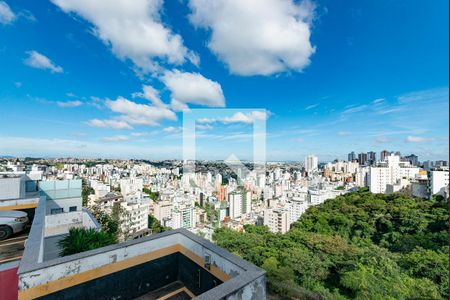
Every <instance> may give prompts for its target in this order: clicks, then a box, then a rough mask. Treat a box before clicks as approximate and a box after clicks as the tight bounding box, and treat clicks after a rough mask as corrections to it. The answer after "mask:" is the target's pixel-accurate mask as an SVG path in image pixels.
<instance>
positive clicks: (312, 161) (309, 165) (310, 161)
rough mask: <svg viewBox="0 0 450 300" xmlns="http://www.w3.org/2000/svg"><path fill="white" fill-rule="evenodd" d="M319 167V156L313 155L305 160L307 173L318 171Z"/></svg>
mask: <svg viewBox="0 0 450 300" xmlns="http://www.w3.org/2000/svg"><path fill="white" fill-rule="evenodd" d="M318 165H319V160H318V158H317V156H315V155H312V154H311V155H308V156H307V157H306V158H305V170H306V172H308V173H309V172H313V171H316V170H317V169H318Z"/></svg>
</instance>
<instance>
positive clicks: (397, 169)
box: [369, 154, 420, 193]
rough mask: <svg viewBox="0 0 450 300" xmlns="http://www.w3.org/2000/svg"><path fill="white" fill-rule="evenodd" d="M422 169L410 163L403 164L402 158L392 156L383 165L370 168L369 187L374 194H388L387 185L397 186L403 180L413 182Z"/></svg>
mask: <svg viewBox="0 0 450 300" xmlns="http://www.w3.org/2000/svg"><path fill="white" fill-rule="evenodd" d="M419 171H420V168H418V167H412V166H411V165H410V164H409V162H401V161H400V156H399V155H395V154H392V155H390V156H388V157H386V158H385V161H384V162H382V164H381V165H379V166H376V167H370V172H369V186H370V191H371V192H372V193H386V191H387V185H388V184H390V185H397V184H399V183H400V180H401V179H406V180H409V181H411V180H412V179H415V178H416V177H418V176H419Z"/></svg>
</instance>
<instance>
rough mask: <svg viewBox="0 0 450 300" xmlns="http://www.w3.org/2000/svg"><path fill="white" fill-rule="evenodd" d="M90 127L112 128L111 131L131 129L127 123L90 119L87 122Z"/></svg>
mask: <svg viewBox="0 0 450 300" xmlns="http://www.w3.org/2000/svg"><path fill="white" fill-rule="evenodd" d="M87 124H88V125H89V126H91V127H99V128H113V129H133V127H131V126H130V125H129V124H128V123H127V122H125V121H118V120H99V119H92V120H89V121H88V122H87Z"/></svg>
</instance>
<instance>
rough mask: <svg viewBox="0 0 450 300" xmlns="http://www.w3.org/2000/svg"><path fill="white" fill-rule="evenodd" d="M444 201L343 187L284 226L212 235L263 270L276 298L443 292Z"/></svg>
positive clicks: (436, 294) (424, 295)
mask: <svg viewBox="0 0 450 300" xmlns="http://www.w3.org/2000/svg"><path fill="white" fill-rule="evenodd" d="M447 229H448V201H447V200H445V199H444V198H443V197H440V196H436V197H434V198H433V199H432V200H422V199H418V198H411V197H408V196H405V195H403V194H391V195H380V194H371V193H370V192H368V190H367V189H360V190H359V191H356V192H352V193H348V194H346V195H343V196H340V197H337V198H336V199H332V200H328V201H326V202H325V203H323V204H321V205H318V206H315V207H311V208H309V209H308V210H307V212H306V213H305V214H304V215H303V216H302V217H301V218H300V219H299V220H298V221H297V222H296V223H294V224H293V226H292V228H291V230H290V231H289V232H288V233H286V234H284V235H282V234H273V233H271V232H270V231H269V230H268V228H267V227H265V226H254V225H251V226H245V232H243V233H241V232H236V231H233V230H230V229H226V228H221V229H217V230H216V232H215V233H214V236H213V239H214V240H215V242H216V243H217V244H218V245H219V246H222V247H224V248H227V249H228V250H230V251H232V252H233V253H235V254H237V255H240V256H241V257H243V258H244V259H246V260H249V261H251V262H253V263H254V264H256V265H258V266H260V267H262V268H264V269H265V270H266V271H267V276H268V287H269V290H270V292H271V293H273V294H275V295H277V296H278V297H279V298H286V299H289V298H294V299H298V298H300V299H442V298H448V251H449V248H448V231H447Z"/></svg>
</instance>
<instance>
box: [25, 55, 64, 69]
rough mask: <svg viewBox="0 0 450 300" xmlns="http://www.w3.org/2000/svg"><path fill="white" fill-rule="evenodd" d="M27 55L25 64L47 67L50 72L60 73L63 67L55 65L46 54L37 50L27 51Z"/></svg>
mask: <svg viewBox="0 0 450 300" xmlns="http://www.w3.org/2000/svg"><path fill="white" fill-rule="evenodd" d="M27 54H28V57H27V58H26V59H25V60H24V63H25V64H26V65H27V66H30V67H32V68H37V69H48V70H50V71H51V72H52V73H62V72H63V68H62V67H61V66H57V65H55V64H54V63H53V62H52V61H51V60H50V59H49V58H48V57H47V56H45V55H43V54H41V53H39V52H37V51H34V50H32V51H28V52H27Z"/></svg>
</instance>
